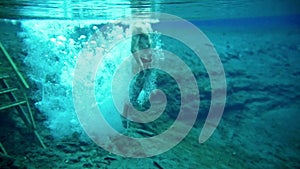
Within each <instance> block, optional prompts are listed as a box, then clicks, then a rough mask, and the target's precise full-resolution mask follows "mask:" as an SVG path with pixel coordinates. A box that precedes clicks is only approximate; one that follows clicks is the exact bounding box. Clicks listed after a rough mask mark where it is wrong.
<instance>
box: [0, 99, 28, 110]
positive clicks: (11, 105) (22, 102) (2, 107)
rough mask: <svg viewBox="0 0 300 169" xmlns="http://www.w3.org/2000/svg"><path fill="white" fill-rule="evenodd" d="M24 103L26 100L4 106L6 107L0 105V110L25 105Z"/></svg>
mask: <svg viewBox="0 0 300 169" xmlns="http://www.w3.org/2000/svg"><path fill="white" fill-rule="evenodd" d="M25 103H26V100H22V101H17V102H14V103H9V104H6V105H2V106H1V107H0V110H4V109H8V108H11V107H14V106H18V105H21V104H25Z"/></svg>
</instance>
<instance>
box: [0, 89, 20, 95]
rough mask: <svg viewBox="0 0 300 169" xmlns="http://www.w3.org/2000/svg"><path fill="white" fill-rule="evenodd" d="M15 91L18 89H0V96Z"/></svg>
mask: <svg viewBox="0 0 300 169" xmlns="http://www.w3.org/2000/svg"><path fill="white" fill-rule="evenodd" d="M16 90H18V88H8V89H1V90H0V95H1V94H5V93H10V92H14V91H16Z"/></svg>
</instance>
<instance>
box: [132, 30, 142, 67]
mask: <svg viewBox="0 0 300 169" xmlns="http://www.w3.org/2000/svg"><path fill="white" fill-rule="evenodd" d="M139 40H140V36H134V37H132V41H131V53H132V54H133V57H134V59H135V61H136V62H137V64H138V65H139V67H140V68H143V67H144V64H143V62H142V60H141V57H139V56H138V54H137V53H136V52H137V51H138V45H139V44H138V42H139Z"/></svg>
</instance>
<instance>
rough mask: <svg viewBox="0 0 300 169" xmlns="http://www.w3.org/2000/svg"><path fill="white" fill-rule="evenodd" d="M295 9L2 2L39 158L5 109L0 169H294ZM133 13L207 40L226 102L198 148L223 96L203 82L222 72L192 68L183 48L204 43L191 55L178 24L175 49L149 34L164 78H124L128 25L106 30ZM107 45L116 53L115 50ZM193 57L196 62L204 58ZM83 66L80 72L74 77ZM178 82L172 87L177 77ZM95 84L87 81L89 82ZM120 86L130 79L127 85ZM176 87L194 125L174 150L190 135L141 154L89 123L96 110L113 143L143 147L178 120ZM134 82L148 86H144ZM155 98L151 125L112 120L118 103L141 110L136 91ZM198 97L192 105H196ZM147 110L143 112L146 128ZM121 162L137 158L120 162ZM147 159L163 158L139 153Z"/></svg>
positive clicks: (272, 4)
mask: <svg viewBox="0 0 300 169" xmlns="http://www.w3.org/2000/svg"><path fill="white" fill-rule="evenodd" d="M298 4H299V3H298V1H292V0H290V1H284V2H283V1H265V2H261V1H251V2H250V1H239V2H236V1H201V2H199V1H188V2H182V1H176V2H173V1H155V2H152V1H151V2H147V1H145V2H143V3H137V1H105V2H104V1H103V2H102V3H95V1H87V2H83V1H78V2H77V1H76V2H75V1H68V0H66V1H47V2H40V3H39V4H38V5H37V4H33V3H32V2H31V1H18V2H13V1H3V2H1V3H0V6H1V9H0V16H1V18H2V19H1V20H0V23H1V27H0V29H1V30H0V32H1V33H0V41H1V42H2V43H3V45H4V47H5V48H6V50H7V52H8V53H9V54H10V55H11V56H12V58H13V60H14V61H15V63H16V64H17V65H18V67H19V69H20V70H21V72H22V74H23V75H24V76H25V78H26V80H27V81H28V82H29V84H30V86H31V88H30V89H29V90H27V91H26V94H27V96H28V98H29V101H30V106H31V108H32V110H33V112H34V118H35V123H36V126H37V129H36V131H37V132H38V133H39V135H40V136H41V139H42V140H43V142H44V143H45V145H46V147H47V148H46V149H43V148H42V147H41V146H40V145H39V143H38V141H37V140H36V138H35V137H34V135H33V134H32V132H31V131H30V130H27V129H26V125H25V124H24V122H23V121H22V119H21V118H20V117H19V115H18V113H17V112H16V111H15V109H14V108H10V109H5V110H1V111H0V115H1V120H0V121H1V123H0V127H1V132H0V133H1V135H0V142H1V144H2V145H3V147H4V148H5V150H6V151H7V154H8V156H7V155H5V154H4V152H3V149H0V150H1V151H0V153H1V154H0V166H1V167H0V168H159V169H161V168H164V169H167V168H233V169H236V168H249V169H250V168H251V169H252V168H278V169H281V168H299V167H300V163H299V161H300V159H299V157H300V151H299V142H300V137H299V136H300V126H299V122H298V121H299V119H300V117H299V105H300V103H299V98H300V92H299V91H300V88H299V87H300V86H299V83H298V82H299V78H300V67H299V65H298V63H299V61H300V59H299V56H300V45H299V44H300V29H299V28H300V10H299V5H298ZM99 11H101V12H99ZM136 11H139V12H144V11H146V12H149V11H150V12H164V13H170V14H173V15H176V16H179V17H182V18H184V19H186V20H188V21H189V22H190V23H192V24H193V25H195V26H196V27H195V28H197V29H199V30H201V31H202V32H203V33H204V34H205V36H206V37H207V38H208V39H209V40H210V43H211V44H210V45H209V44H208V42H205V43H204V44H206V46H212V47H214V49H215V51H216V52H217V54H218V58H219V59H220V61H221V63H222V67H223V69H224V75H225V78H226V103H225V109H224V111H222V112H223V116H222V117H221V120H220V123H218V124H215V123H213V120H211V121H210V122H211V124H213V125H216V126H215V127H216V129H215V130H214V132H213V134H212V136H211V137H209V139H208V140H207V141H205V142H204V143H202V144H200V143H199V135H200V133H201V131H203V128H204V123H205V120H206V118H207V116H208V113H209V109H210V107H211V106H212V105H213V104H212V93H213V92H216V93H218V92H222V89H223V88H222V87H219V88H217V89H214V88H213V86H211V85H212V84H211V83H212V81H211V79H212V78H217V77H218V76H217V75H221V74H222V73H220V72H219V71H217V70H219V68H218V67H217V66H215V67H213V69H212V70H216V71H215V74H217V75H216V76H213V77H212V76H211V75H209V73H208V70H209V66H208V65H207V62H205V61H206V60H205V59H204V60H203V58H202V60H201V59H199V57H198V56H197V52H196V51H198V50H197V49H198V48H196V49H195V48H192V47H191V44H198V42H199V44H201V42H202V41H201V40H199V41H198V39H195V40H194V41H192V42H193V43H191V44H188V43H183V41H180V40H182V39H183V38H184V37H190V38H191V39H193V37H197V38H198V37H199V36H197V34H191V33H190V32H192V31H190V29H188V27H187V26H186V25H185V26H182V27H179V26H180V25H179V26H178V27H171V28H169V29H168V31H172V32H176V31H178V32H179V33H181V32H184V34H183V35H184V36H182V39H179V40H178V39H175V38H174V37H169V36H166V35H164V34H162V33H161V32H159V31H157V32H154V33H152V34H151V38H152V39H153V40H152V44H151V45H152V48H155V49H156V51H155V54H154V56H155V57H154V59H153V60H154V61H153V67H155V66H157V67H159V66H165V67H164V68H166V69H167V68H169V69H170V71H169V72H167V71H161V70H158V69H151V70H149V72H152V74H151V75H149V74H148V75H147V73H148V72H142V73H140V74H137V75H135V76H133V75H132V74H131V69H132V68H131V65H130V64H129V63H131V62H123V61H124V60H126V59H128V58H132V57H131V52H130V50H131V49H130V48H131V40H132V39H131V36H129V33H128V32H130V23H129V24H128V22H120V23H114V21H115V20H116V19H117V18H119V17H124V16H129V15H130V14H131V13H134V12H136ZM161 22H162V20H159V21H158V22H156V23H152V25H151V26H152V28H153V29H154V30H155V29H157V28H158V27H159V24H160V23H161ZM99 30H102V31H103V30H104V34H99ZM100 32H101V31H100ZM122 38H124V39H122ZM120 39H122V40H121V41H118V40H120ZM93 41H95V42H93ZM115 41H117V42H118V43H116V44H113V42H115ZM90 45H91V46H90ZM92 45H95V46H92ZM198 47H199V49H200V48H201V45H200V46H198ZM201 49H202V48H201ZM206 49H208V48H206ZM209 49H210V48H209ZM163 50H166V51H169V52H172V53H173V54H174V55H175V56H176V57H178V58H180V59H181V60H182V61H183V63H184V65H182V64H179V62H177V61H176V59H175V60H172V59H170V58H168V57H167V54H166V53H163V52H162V51H163ZM105 51H108V52H107V53H105ZM199 51H200V55H206V54H207V53H209V52H207V51H203V50H199ZM206 52H207V53H206ZM104 54H106V55H104ZM102 56H103V57H102ZM128 56H130V57H128ZM175 56H174V57H175ZM210 56H211V57H213V55H210ZM171 58H172V57H171ZM80 59H81V60H80ZM99 60H101V62H99ZM80 61H84V63H85V64H83V65H82V67H80V65H81V64H80ZM85 61H86V62H85ZM98 62H99V63H98ZM0 63H1V64H0V66H1V72H0V75H1V76H2V75H3V74H10V75H11V76H12V74H13V71H11V69H10V66H9V64H8V62H7V60H6V58H5V57H4V54H3V53H2V52H1V54H0ZM122 63H123V64H124V65H125V66H124V65H121V64H122ZM127 64H129V65H127ZM78 65H79V66H78ZM212 65H214V63H213V64H212ZM76 66H77V67H76ZM185 66H187V67H188V68H189V70H190V71H191V75H193V77H194V78H195V80H196V85H197V87H196V88H194V87H193V86H192V85H190V83H192V82H193V81H191V80H190V79H189V78H188V77H189V75H190V74H189V73H190V72H188V71H187V70H186V69H185ZM78 67H79V68H78ZM89 70H93V71H95V72H94V74H91V75H90V74H88V76H87V77H85V76H83V75H85V74H80V73H82V72H85V71H87V72H89ZM147 71H148V70H147ZM78 72H79V73H78ZM118 73H119V74H118ZM143 73H144V74H146V75H147V76H144V74H143ZM176 73H177V74H178V76H179V80H178V79H176V78H175V77H174V75H177V74H176ZM78 74H79V75H82V76H78ZM76 75H77V76H76ZM93 76H95V79H92V80H91V77H93ZM76 77H78V78H76ZM81 78H82V79H81ZM138 78H140V79H139V80H140V81H142V82H139V80H138ZM210 78H211V79H210ZM74 79H75V80H74ZM126 79H130V80H129V82H130V84H129V86H126V85H127V80H126ZM143 79H147V80H146V82H143ZM76 80H78V81H79V82H80V83H77V81H76ZM176 80H177V81H176ZM16 81H18V79H17V78H13V79H11V80H8V82H9V84H10V85H11V86H14V85H15V84H16V83H15V82H16ZM179 82H181V83H183V84H188V87H189V88H188V90H187V98H188V99H187V100H188V103H187V104H186V105H184V106H185V110H186V111H185V113H186V114H189V113H190V115H191V116H189V117H190V118H193V117H194V116H193V115H194V114H192V113H193V112H192V109H193V108H194V107H195V105H196V107H197V106H198V104H199V110H198V115H197V118H195V124H194V125H192V128H191V130H189V131H188V133H187V135H186V136H185V137H184V139H183V140H180V139H179V138H180V137H181V136H182V135H181V134H182V133H184V132H186V130H185V127H184V126H185V125H187V124H181V123H180V124H179V127H178V130H175V131H176V132H175V134H174V133H173V134H174V136H175V137H173V136H172V134H171V135H169V136H168V137H167V138H165V139H161V140H156V142H153V143H149V142H148V144H145V145H144V146H141V145H142V142H135V141H134V140H130V141H129V142H126V141H125V142H122V141H120V140H121V139H120V137H119V136H118V135H116V134H115V133H112V132H111V131H110V130H108V129H107V128H105V127H104V126H105V124H106V123H104V122H103V121H101V120H100V119H99V121H98V120H97V118H96V116H91V115H90V114H91V112H92V111H93V110H94V109H93V107H99V108H100V110H101V112H102V115H103V117H104V119H105V120H107V122H108V124H109V125H111V126H112V127H113V128H114V129H115V130H116V131H117V132H119V133H122V134H124V135H126V136H129V137H132V138H146V139H147V138H152V137H154V136H156V135H159V134H162V133H164V132H165V131H168V130H169V129H170V127H171V128H172V127H174V126H173V125H174V124H175V122H176V120H178V119H176V118H177V117H178V115H179V111H180V106H182V104H183V103H186V102H183V100H184V97H183V96H184V94H183V93H182V91H180V89H181V88H180V87H179V85H178V83H179ZM218 82H219V83H218ZM74 83H75V84H74ZM140 83H146V84H148V86H147V85H146V87H145V85H142V87H141V85H140ZM76 84H78V85H76ZM217 84H221V82H220V81H217ZM2 87H3V86H2ZM90 88H91V92H92V93H91V95H94V96H95V105H93V104H90V97H86V95H84V94H81V92H82V93H85V91H86V90H88V89H90ZM127 88H129V89H128V91H127V90H126V89H127ZM154 88H157V89H160V90H161V91H162V92H163V93H164V94H165V96H166V99H167V104H166V107H165V109H164V110H163V111H162V114H161V115H160V116H159V117H158V118H157V119H154V120H153V121H151V122H149V123H138V122H128V121H126V120H124V118H123V117H121V116H120V115H119V112H122V111H123V112H124V110H125V107H126V106H125V105H126V104H127V102H126V101H124V100H126V96H129V100H128V101H130V102H131V103H132V104H133V105H134V108H136V109H138V110H147V109H149V108H150V105H149V102H148V101H149V100H148V99H146V102H145V103H144V104H143V105H141V104H139V102H138V101H137V100H138V99H137V98H138V97H139V96H140V93H141V91H139V90H143V89H144V90H145V91H144V93H146V94H145V95H146V96H147V92H149V91H150V90H153V89H154ZM197 91H199V96H196V97H194V94H195V93H197ZM74 92H75V93H74ZM76 92H77V93H76ZM126 92H128V93H126ZM148 94H149V93H148ZM17 95H19V94H17ZM21 95H22V94H21ZM218 96H219V97H221V95H218ZM77 97H79V99H78V100H76V98H77ZM114 97H115V98H114ZM153 97H154V98H158V100H156V101H157V102H159V101H161V100H163V98H162V97H158V96H157V94H156V95H154V96H153ZM86 98H88V99H86ZM191 98H193V99H191ZM199 98H200V101H199V100H198V99H199ZM0 99H1V105H2V104H4V103H6V102H7V99H8V98H7V97H6V96H5V95H1V97H0ZM157 102H153V105H155V106H156V105H158V106H157V107H158V108H160V107H161V106H162V105H160V104H158V103H157ZM113 103H114V104H113ZM218 104H219V105H221V104H222V103H218ZM78 105H79V106H78ZM155 110H156V109H154V110H152V109H151V111H149V112H146V113H145V112H140V113H143V117H147V116H149V115H151V113H153V112H155ZM131 111H133V110H131ZM80 112H83V114H80ZM82 116H83V117H82ZM85 117H91V118H86V119H85ZM94 119H96V120H94ZM86 120H90V121H86ZM185 120H186V121H184V120H183V121H184V122H186V123H188V122H189V119H185ZM213 125H212V126H213ZM86 126H90V128H88V127H86ZM83 129H85V131H84V130H83ZM88 131H92V132H93V133H92V134H91V133H89V132H88ZM86 132H87V133H88V134H86ZM169 138H175V139H169ZM101 139H103V140H104V144H103V145H101V146H98V145H97V144H96V143H99V142H97V141H99V140H101ZM174 140H179V142H178V144H176V145H175V146H174V147H173V146H172V147H170V149H168V150H167V151H163V150H164V148H165V147H168V146H169V145H171V144H172V143H173V141H174ZM163 143H166V145H164V144H163ZM161 145H164V146H161ZM156 146H158V147H159V148H156ZM111 147H113V148H115V149H113V150H112V149H111ZM116 149H117V150H116ZM161 151H162V152H161ZM114 152H118V153H119V154H118V155H116V154H115V153H114ZM120 152H121V154H120ZM124 152H126V153H125V154H126V155H127V156H130V157H139V158H128V157H123V156H124V154H123V156H122V153H124ZM153 152H154V154H155V153H156V152H160V153H156V154H155V155H148V154H147V153H149V154H151V153H153Z"/></svg>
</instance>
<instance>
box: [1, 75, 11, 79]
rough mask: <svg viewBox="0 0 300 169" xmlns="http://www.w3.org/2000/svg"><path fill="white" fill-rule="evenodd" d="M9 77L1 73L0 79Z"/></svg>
mask: <svg viewBox="0 0 300 169" xmlns="http://www.w3.org/2000/svg"><path fill="white" fill-rule="evenodd" d="M7 78H9V76H8V75H0V79H7Z"/></svg>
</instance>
